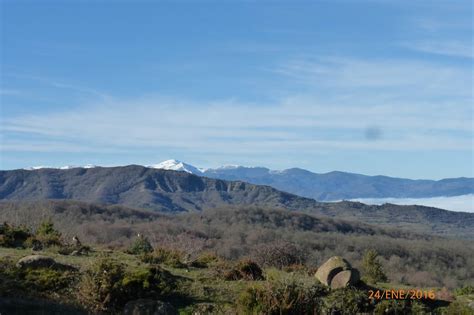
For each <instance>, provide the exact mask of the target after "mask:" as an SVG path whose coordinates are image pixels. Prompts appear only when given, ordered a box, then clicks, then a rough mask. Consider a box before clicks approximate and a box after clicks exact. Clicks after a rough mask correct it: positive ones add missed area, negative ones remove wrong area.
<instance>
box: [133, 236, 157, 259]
mask: <svg viewBox="0 0 474 315" xmlns="http://www.w3.org/2000/svg"><path fill="white" fill-rule="evenodd" d="M152 251H153V247H152V246H151V244H150V241H149V240H148V238H146V237H144V236H138V237H137V238H136V239H135V241H134V242H133V243H132V245H131V246H130V248H129V249H128V253H130V254H133V255H144V254H147V253H151V252H152Z"/></svg>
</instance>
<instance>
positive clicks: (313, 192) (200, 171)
mask: <svg viewBox="0 0 474 315" xmlns="http://www.w3.org/2000/svg"><path fill="white" fill-rule="evenodd" d="M93 167H95V166H93V165H86V166H84V167H82V168H93ZM146 167H148V168H154V169H165V170H173V171H183V172H187V173H190V174H194V175H198V176H204V177H209V178H214V179H223V180H230V181H243V182H247V183H251V184H256V185H268V186H271V187H273V188H276V189H278V190H281V191H285V192H288V193H291V194H296V195H298V196H302V197H307V198H312V199H315V200H318V201H337V200H349V199H357V198H429V197H440V196H461V195H467V194H473V193H474V178H466V177H460V178H447V179H441V180H437V181H436V180H426V179H419V180H413V179H405V178H395V177H389V176H380V175H379V176H367V175H362V174H354V173H347V172H339V171H334V172H329V173H322V174H319V173H313V172H310V171H308V170H304V169H300V168H290V169H286V170H281V171H276V170H271V169H268V168H265V167H244V166H238V165H228V166H223V167H219V168H209V169H204V168H198V167H195V166H193V165H190V164H187V163H184V162H181V161H178V160H166V161H163V162H161V163H158V164H153V165H148V166H146ZM39 168H44V167H39ZM71 168H74V167H72V166H65V167H62V168H61V169H71ZM30 169H38V168H30Z"/></svg>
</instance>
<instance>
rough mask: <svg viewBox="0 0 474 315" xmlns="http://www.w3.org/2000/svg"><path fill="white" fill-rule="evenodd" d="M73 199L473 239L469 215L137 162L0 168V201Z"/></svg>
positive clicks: (473, 234)
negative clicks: (290, 214) (278, 214)
mask: <svg viewBox="0 0 474 315" xmlns="http://www.w3.org/2000/svg"><path fill="white" fill-rule="evenodd" d="M46 199H66V200H79V201H85V202H96V203H101V204H118V205H126V206H130V207H133V208H142V209H151V210H158V211H162V212H185V211H201V210H204V209H212V208H217V207H221V206H228V205H235V206H259V207H265V208H273V209H287V210H296V211H305V212H311V213H314V214H316V215H319V216H331V217H337V218H340V219H348V220H356V221H360V222H365V223H372V224H381V225H384V226H392V227H403V228H409V229H413V230H416V231H419V232H428V233H435V234H438V235H455V236H458V237H459V236H461V237H467V238H470V237H474V231H473V230H474V229H473V228H472V227H473V226H474V214H470V213H461V212H452V211H445V210H441V209H435V208H429V207H422V206H397V205H391V204H386V205H382V206H369V205H365V204H362V203H357V202H338V203H322V202H317V201H315V200H313V199H309V198H303V197H299V196H296V195H293V194H289V193H285V192H281V191H278V190H276V189H274V188H271V187H269V186H259V185H253V184H248V183H245V182H239V181H225V180H219V179H211V178H206V177H199V176H196V175H193V174H189V173H186V172H176V171H168V170H159V169H151V168H146V167H142V166H136V165H131V166H124V167H96V168H90V169H85V168H74V169H68V170H59V169H39V170H32V171H30V170H13V171H0V200H11V201H33V200H46Z"/></svg>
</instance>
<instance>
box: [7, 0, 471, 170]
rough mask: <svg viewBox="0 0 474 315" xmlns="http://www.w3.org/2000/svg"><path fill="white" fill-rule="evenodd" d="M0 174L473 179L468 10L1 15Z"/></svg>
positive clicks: (354, 6)
mask: <svg viewBox="0 0 474 315" xmlns="http://www.w3.org/2000/svg"><path fill="white" fill-rule="evenodd" d="M0 3H1V78H0V79H1V81H0V97H1V99H0V101H1V112H0V113H1V117H0V123H1V125H0V130H1V138H0V144H1V156H0V168H1V169H14V168H22V167H28V166H35V165H48V166H63V165H83V164H88V163H91V164H98V165H125V164H153V163H157V162H159V161H161V160H165V159H170V158H175V159H179V160H183V161H186V162H188V163H191V164H194V165H196V166H200V167H215V166H219V165H222V164H240V165H246V166H257V165H258V166H267V167H270V168H274V169H284V168H289V167H301V168H306V169H309V170H312V171H315V172H328V171H332V170H342V171H350V172H357V173H364V174H369V175H375V174H384V175H391V176H399V177H408V178H435V179H437V178H443V177H458V176H469V177H472V176H473V175H474V174H473V168H474V167H473V110H472V104H473V91H472V88H473V82H472V75H473V68H472V67H473V66H472V65H473V63H472V61H473V26H472V25H473V17H472V14H473V8H472V3H471V1H398V0H397V1H376V0H372V1H312V2H302V1H296V2H294V1H291V2H290V1H280V2H271V1H262V2H253V1H247V2H243V1H242V2H237V1H219V2H217V1H216V2H208V1H178V2H174V3H171V2H165V1H162V2H151V1H150V2H147V1H41V3H39V1H5V0H3V1H0Z"/></svg>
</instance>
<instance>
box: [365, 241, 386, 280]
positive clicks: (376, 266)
mask: <svg viewBox="0 0 474 315" xmlns="http://www.w3.org/2000/svg"><path fill="white" fill-rule="evenodd" d="M362 269H363V271H364V273H365V278H366V280H367V281H369V282H371V283H377V282H385V281H387V275H386V274H385V272H384V270H383V268H382V264H381V263H380V261H379V259H378V253H377V252H376V251H375V250H373V249H369V250H367V251H366V252H365V254H364V258H363V260H362Z"/></svg>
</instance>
